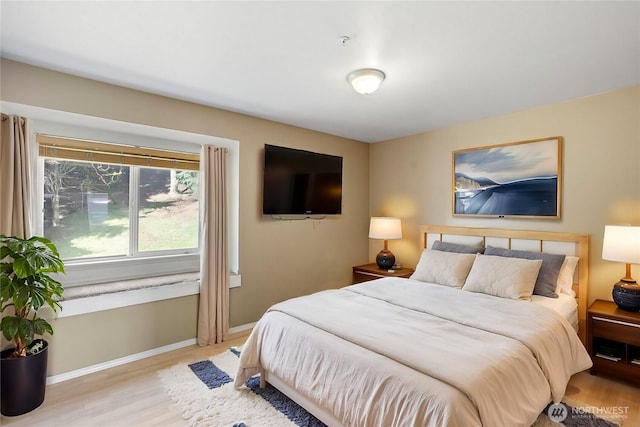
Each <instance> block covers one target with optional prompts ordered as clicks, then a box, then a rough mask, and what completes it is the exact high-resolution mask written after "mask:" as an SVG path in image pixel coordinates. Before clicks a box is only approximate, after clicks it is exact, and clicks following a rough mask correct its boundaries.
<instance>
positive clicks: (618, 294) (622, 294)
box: [611, 280, 640, 313]
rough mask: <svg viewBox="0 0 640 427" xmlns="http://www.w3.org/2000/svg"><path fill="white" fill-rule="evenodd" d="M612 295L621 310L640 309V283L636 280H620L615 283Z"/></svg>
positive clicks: (634, 310) (635, 310)
mask: <svg viewBox="0 0 640 427" xmlns="http://www.w3.org/2000/svg"><path fill="white" fill-rule="evenodd" d="M611 295H612V296H613V300H614V301H615V303H616V304H617V305H618V308H620V309H621V310H625V311H633V312H636V313H637V312H638V311H640V285H639V284H638V283H637V282H636V281H635V280H634V281H627V280H620V281H619V282H618V283H616V284H615V285H613V290H612V291H611Z"/></svg>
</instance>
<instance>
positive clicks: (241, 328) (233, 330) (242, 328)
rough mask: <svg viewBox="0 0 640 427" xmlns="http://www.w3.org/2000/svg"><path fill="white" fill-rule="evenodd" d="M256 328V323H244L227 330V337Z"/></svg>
mask: <svg viewBox="0 0 640 427" xmlns="http://www.w3.org/2000/svg"><path fill="white" fill-rule="evenodd" d="M254 326H256V322H251V323H245V324H244V325H240V326H234V327H233V328H229V335H231V334H237V333H239V332H244V331H246V330H249V329H253V327H254Z"/></svg>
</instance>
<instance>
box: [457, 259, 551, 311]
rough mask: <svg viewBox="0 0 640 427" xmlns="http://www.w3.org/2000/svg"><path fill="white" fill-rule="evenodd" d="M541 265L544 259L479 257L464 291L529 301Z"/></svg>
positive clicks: (468, 277) (474, 263)
mask: <svg viewBox="0 0 640 427" xmlns="http://www.w3.org/2000/svg"><path fill="white" fill-rule="evenodd" d="M541 265H542V260H541V259H536V260H530V259H522V258H507V257H501V256H493V255H480V254H478V255H477V257H476V260H475V261H474V262H473V266H472V267H471V271H470V272H469V275H468V276H467V280H466V282H465V284H464V286H463V287H462V289H463V290H465V291H471V292H480V293H483V294H488V295H493V296H496V297H501V298H510V299H518V300H527V301H530V300H531V294H532V293H533V288H534V287H535V285H536V279H537V278H538V272H539V271H540V266H541Z"/></svg>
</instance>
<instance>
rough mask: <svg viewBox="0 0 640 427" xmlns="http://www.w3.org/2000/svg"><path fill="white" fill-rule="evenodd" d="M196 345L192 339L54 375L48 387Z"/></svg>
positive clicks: (48, 381)
mask: <svg viewBox="0 0 640 427" xmlns="http://www.w3.org/2000/svg"><path fill="white" fill-rule="evenodd" d="M196 343H197V342H196V339H195V338H190V339H188V340H184V341H180V342H177V343H173V344H169V345H165V346H162V347H158V348H154V349H152V350H147V351H143V352H141V353H136V354H132V355H129V356H125V357H120V358H118V359H114V360H109V361H107V362H103V363H98V364H97V365H92V366H87V367H86V368H81V369H76V370H74V371H69V372H65V373H63V374H58V375H52V376H50V377H48V378H47V385H50V384H55V383H59V382H62V381H67V380H71V379H73V378H78V377H81V376H83V375H88V374H93V373H95V372H99V371H104V370H105V369H109V368H113V367H115V366H120V365H124V364H125V363H131V362H135V361H137V360H141V359H146V358H147V357H151V356H156V355H158V354H162V353H166V352H168V351H172V350H177V349H179V348H183V347H188V346H190V345H195V344H196Z"/></svg>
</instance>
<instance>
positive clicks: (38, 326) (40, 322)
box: [33, 318, 53, 335]
mask: <svg viewBox="0 0 640 427" xmlns="http://www.w3.org/2000/svg"><path fill="white" fill-rule="evenodd" d="M33 331H34V332H35V334H36V335H44V334H45V333H48V334H51V335H53V328H52V327H51V325H50V324H49V322H47V321H46V320H44V319H42V318H38V319H35V320H34V321H33Z"/></svg>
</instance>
